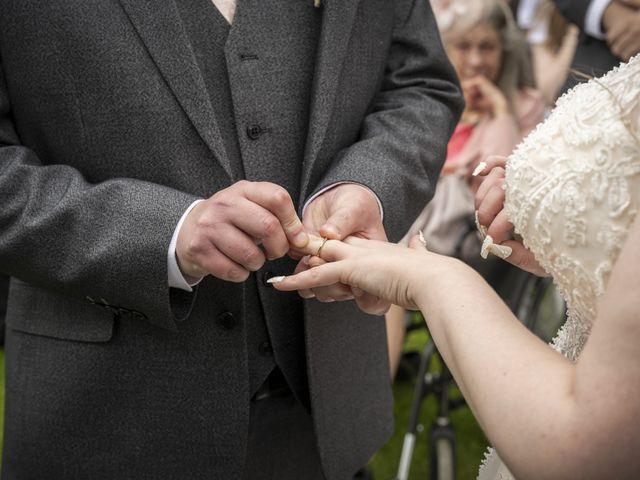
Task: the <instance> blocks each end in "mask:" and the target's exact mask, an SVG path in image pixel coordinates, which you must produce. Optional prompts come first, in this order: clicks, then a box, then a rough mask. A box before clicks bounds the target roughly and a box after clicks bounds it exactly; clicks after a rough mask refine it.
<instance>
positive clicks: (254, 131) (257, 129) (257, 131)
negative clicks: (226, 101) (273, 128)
mask: <svg viewBox="0 0 640 480" xmlns="http://www.w3.org/2000/svg"><path fill="white" fill-rule="evenodd" d="M263 133H264V130H263V129H262V127H261V126H260V125H249V126H248V127H247V137H249V138H250V139H251V140H257V139H258V138H260V135H262V134H263Z"/></svg>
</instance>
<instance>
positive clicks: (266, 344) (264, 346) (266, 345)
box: [258, 342, 273, 356]
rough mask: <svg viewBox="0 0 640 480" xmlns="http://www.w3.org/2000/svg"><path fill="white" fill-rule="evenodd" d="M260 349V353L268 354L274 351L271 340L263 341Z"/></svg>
mask: <svg viewBox="0 0 640 480" xmlns="http://www.w3.org/2000/svg"><path fill="white" fill-rule="evenodd" d="M258 351H259V352H260V355H264V356H267V355H271V354H272V353H273V348H272V347H271V344H270V343H269V342H262V343H261V344H260V346H259V347H258Z"/></svg>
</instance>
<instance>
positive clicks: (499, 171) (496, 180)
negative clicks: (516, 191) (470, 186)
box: [475, 167, 505, 209]
mask: <svg viewBox="0 0 640 480" xmlns="http://www.w3.org/2000/svg"><path fill="white" fill-rule="evenodd" d="M504 176H505V171H504V168H502V167H496V168H494V169H492V170H491V171H490V172H489V173H487V175H486V176H485V177H484V179H483V180H482V183H481V184H480V186H479V187H478V191H477V192H476V197H475V205H476V209H477V208H478V207H479V206H480V204H481V203H482V202H483V201H484V199H485V197H486V196H487V194H488V193H489V191H490V190H491V189H492V188H493V187H494V186H496V185H497V186H499V187H502V184H503V183H504Z"/></svg>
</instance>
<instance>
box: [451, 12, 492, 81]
mask: <svg viewBox="0 0 640 480" xmlns="http://www.w3.org/2000/svg"><path fill="white" fill-rule="evenodd" d="M447 54H448V56H449V59H450V60H451V63H452V64H453V67H454V68H455V69H456V72H457V74H458V77H460V80H462V81H464V80H467V79H470V78H473V77H476V76H478V75H483V76H484V77H486V78H487V79H489V80H491V81H492V82H493V83H496V81H497V80H498V75H499V74H500V68H501V66H502V43H501V41H500V35H499V33H498V31H496V29H495V28H493V26H491V25H490V24H488V23H480V24H478V25H476V26H475V27H474V28H472V29H471V30H469V31H468V32H467V33H466V34H465V35H463V36H461V37H459V38H457V39H456V40H452V41H451V42H450V43H449V44H448V45H447Z"/></svg>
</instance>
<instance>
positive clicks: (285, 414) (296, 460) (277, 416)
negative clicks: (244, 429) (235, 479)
mask: <svg viewBox="0 0 640 480" xmlns="http://www.w3.org/2000/svg"><path fill="white" fill-rule="evenodd" d="M243 478H244V480H302V479H304V480H325V477H324V475H323V474H322V468H321V466H320V457H319V455H318V449H317V447H316V442H315V438H314V434H313V424H312V421H311V416H310V415H309V414H308V413H307V412H306V410H305V409H304V408H303V407H302V406H301V405H300V404H299V403H298V402H297V401H296V400H295V398H294V397H293V395H292V394H291V393H290V392H289V393H288V394H284V395H279V396H274V397H269V398H265V399H262V400H253V401H252V402H251V421H250V426H249V442H248V447H247V459H246V465H245V472H244V477H243Z"/></svg>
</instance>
